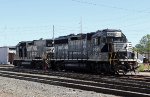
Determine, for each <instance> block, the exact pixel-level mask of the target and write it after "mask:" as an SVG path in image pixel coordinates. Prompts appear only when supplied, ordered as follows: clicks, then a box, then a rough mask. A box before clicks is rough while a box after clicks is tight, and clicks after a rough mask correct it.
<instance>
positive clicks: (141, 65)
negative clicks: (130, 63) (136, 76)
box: [138, 64, 150, 72]
mask: <svg viewBox="0 0 150 97" xmlns="http://www.w3.org/2000/svg"><path fill="white" fill-rule="evenodd" d="M145 70H150V66H149V65H148V64H140V67H139V68H138V71H139V72H142V71H145Z"/></svg>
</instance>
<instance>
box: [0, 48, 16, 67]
mask: <svg viewBox="0 0 150 97" xmlns="http://www.w3.org/2000/svg"><path fill="white" fill-rule="evenodd" d="M15 54H16V47H7V46H6V47H0V64H12V63H13V60H14V57H15Z"/></svg>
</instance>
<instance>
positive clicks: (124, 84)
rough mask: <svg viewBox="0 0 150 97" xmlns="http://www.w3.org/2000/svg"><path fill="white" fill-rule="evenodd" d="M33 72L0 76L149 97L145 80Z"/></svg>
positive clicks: (5, 71)
mask: <svg viewBox="0 0 150 97" xmlns="http://www.w3.org/2000/svg"><path fill="white" fill-rule="evenodd" d="M19 71H22V72H19ZM25 71H26V72H25ZM35 71H36V70H24V71H23V70H20V69H18V71H17V69H12V68H11V69H0V76H3V77H9V78H15V79H20V80H28V81H35V82H40V83H45V84H51V85H58V86H64V87H69V88H76V89H82V90H87V91H95V92H99V93H106V94H113V95H118V96H127V97H133V96H135V97H150V92H149V91H150V82H148V81H145V80H136V79H125V78H124V77H123V78H116V77H111V76H110V77H102V76H98V75H93V76H92V75H88V74H77V73H70V74H69V73H64V72H46V73H45V74H46V75H43V74H42V72H40V73H39V74H37V72H35ZM27 72H28V73H27ZM71 74H72V75H71ZM81 75H82V76H81ZM69 76H70V77H69Z"/></svg>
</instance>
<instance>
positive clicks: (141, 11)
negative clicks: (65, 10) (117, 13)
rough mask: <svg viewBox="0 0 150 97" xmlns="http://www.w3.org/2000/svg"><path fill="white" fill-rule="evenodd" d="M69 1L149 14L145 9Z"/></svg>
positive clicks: (79, 0)
mask: <svg viewBox="0 0 150 97" xmlns="http://www.w3.org/2000/svg"><path fill="white" fill-rule="evenodd" d="M71 1H74V2H78V3H82V4H88V5H93V6H101V7H106V8H113V9H117V10H124V11H130V12H137V13H149V14H150V12H149V11H146V10H135V9H126V8H122V7H116V6H110V5H106V4H96V3H92V2H87V1H81V0H71Z"/></svg>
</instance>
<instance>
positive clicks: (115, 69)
mask: <svg viewBox="0 0 150 97" xmlns="http://www.w3.org/2000/svg"><path fill="white" fill-rule="evenodd" d="M16 50H17V53H16V58H15V60H14V62H13V64H14V65H15V66H24V67H25V66H30V67H31V68H43V67H45V68H49V69H53V70H65V69H73V70H86V71H90V72H95V73H106V74H119V73H123V74H126V73H127V72H130V71H135V70H136V69H137V67H138V63H137V57H136V55H135V53H134V51H133V50H132V45H131V43H130V42H128V40H127V38H126V36H125V35H124V34H123V33H122V31H121V30H116V29H104V30H98V31H96V32H91V33H86V34H83V33H80V34H77V35H74V34H70V35H67V36H60V37H58V38H55V39H45V40H42V39H40V40H34V41H23V42H20V43H18V45H17V46H16Z"/></svg>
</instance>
